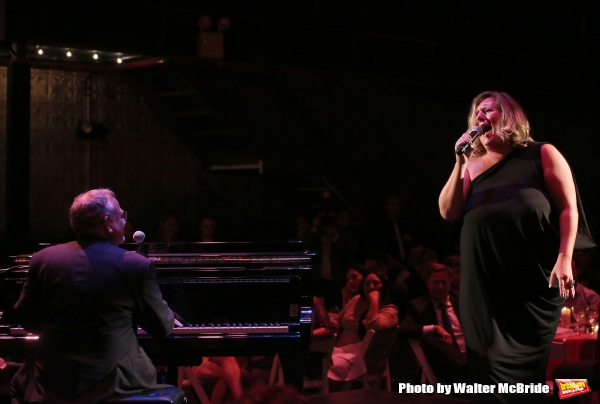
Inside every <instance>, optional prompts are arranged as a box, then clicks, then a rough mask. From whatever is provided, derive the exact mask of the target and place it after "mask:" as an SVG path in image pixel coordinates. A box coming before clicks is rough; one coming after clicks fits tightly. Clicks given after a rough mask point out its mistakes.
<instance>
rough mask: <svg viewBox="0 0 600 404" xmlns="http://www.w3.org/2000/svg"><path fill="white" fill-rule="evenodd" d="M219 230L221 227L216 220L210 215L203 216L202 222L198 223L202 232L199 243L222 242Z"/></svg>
mask: <svg viewBox="0 0 600 404" xmlns="http://www.w3.org/2000/svg"><path fill="white" fill-rule="evenodd" d="M218 228H219V226H218V223H217V219H216V218H214V217H212V216H209V215H204V216H202V218H201V219H200V222H199V223H198V230H199V231H200V237H199V239H198V240H197V241H201V242H212V241H220V240H219V239H218V237H217V231H218Z"/></svg>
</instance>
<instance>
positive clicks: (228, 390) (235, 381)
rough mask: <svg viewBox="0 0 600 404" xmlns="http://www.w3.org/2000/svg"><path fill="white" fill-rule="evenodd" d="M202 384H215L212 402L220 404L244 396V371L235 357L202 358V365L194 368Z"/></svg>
mask: <svg viewBox="0 0 600 404" xmlns="http://www.w3.org/2000/svg"><path fill="white" fill-rule="evenodd" d="M193 371H194V374H195V375H196V377H197V378H198V380H199V381H200V382H201V383H211V382H215V383H216V384H215V386H214V388H213V390H212V394H211V398H210V402H211V403H213V404H218V403H222V402H226V401H228V400H227V399H228V397H229V395H231V397H232V398H233V399H239V398H240V397H241V396H242V392H243V390H242V370H241V368H240V365H239V363H238V361H237V359H236V358H235V357H233V356H211V357H205V358H202V364H201V365H200V366H196V367H194V368H193Z"/></svg>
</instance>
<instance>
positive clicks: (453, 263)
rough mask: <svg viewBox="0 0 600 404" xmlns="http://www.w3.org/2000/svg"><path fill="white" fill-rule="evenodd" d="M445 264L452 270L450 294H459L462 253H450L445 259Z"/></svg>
mask: <svg viewBox="0 0 600 404" xmlns="http://www.w3.org/2000/svg"><path fill="white" fill-rule="evenodd" d="M444 265H445V266H447V267H448V268H450V269H451V270H452V283H451V284H450V294H451V295H454V296H458V295H459V293H460V278H461V272H462V271H461V262H460V255H456V254H454V255H449V256H448V257H446V259H445V260H444Z"/></svg>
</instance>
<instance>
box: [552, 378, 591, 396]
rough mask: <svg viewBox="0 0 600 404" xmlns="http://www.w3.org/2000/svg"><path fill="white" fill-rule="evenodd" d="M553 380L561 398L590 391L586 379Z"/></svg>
mask: <svg viewBox="0 0 600 404" xmlns="http://www.w3.org/2000/svg"><path fill="white" fill-rule="evenodd" d="M554 381H555V382H556V386H557V388H558V397H560V399H561V400H562V399H563V398H569V397H573V396H578V395H580V394H584V393H589V392H590V386H589V385H588V381H587V379H555V380H554Z"/></svg>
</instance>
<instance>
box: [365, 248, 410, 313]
mask: <svg viewBox="0 0 600 404" xmlns="http://www.w3.org/2000/svg"><path fill="white" fill-rule="evenodd" d="M364 268H365V270H366V271H371V272H375V273H378V274H380V275H382V276H384V277H385V278H386V279H387V280H393V279H399V278H402V277H404V275H405V274H406V277H405V279H406V278H408V276H409V275H408V273H407V271H406V270H405V269H404V268H403V267H402V264H400V263H399V262H398V261H396V260H395V259H394V258H393V257H391V256H389V255H386V254H384V253H380V252H373V253H371V254H369V255H367V258H366V259H365V262H364ZM388 287H389V293H390V303H392V304H394V305H395V306H396V308H397V309H398V319H399V320H400V321H401V320H402V319H403V318H404V315H405V314H406V307H407V306H408V298H407V296H408V295H407V291H406V288H405V287H404V286H403V285H400V284H398V283H397V282H393V281H389V283H388Z"/></svg>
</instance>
